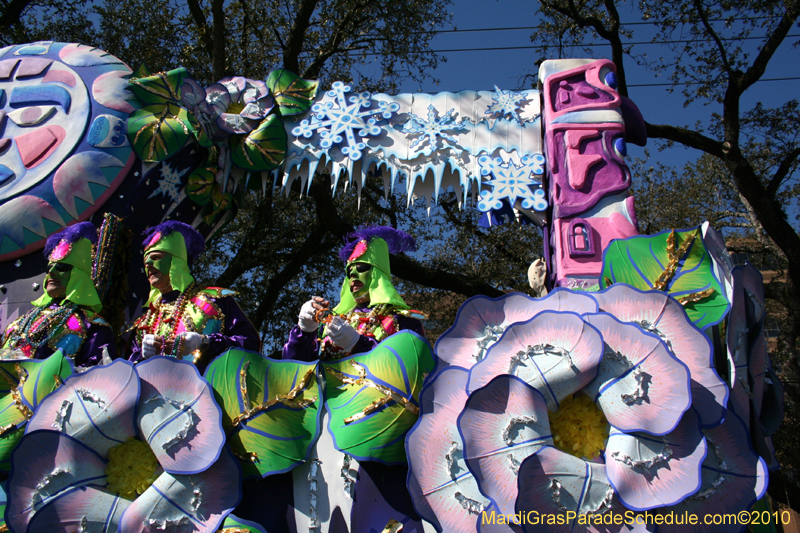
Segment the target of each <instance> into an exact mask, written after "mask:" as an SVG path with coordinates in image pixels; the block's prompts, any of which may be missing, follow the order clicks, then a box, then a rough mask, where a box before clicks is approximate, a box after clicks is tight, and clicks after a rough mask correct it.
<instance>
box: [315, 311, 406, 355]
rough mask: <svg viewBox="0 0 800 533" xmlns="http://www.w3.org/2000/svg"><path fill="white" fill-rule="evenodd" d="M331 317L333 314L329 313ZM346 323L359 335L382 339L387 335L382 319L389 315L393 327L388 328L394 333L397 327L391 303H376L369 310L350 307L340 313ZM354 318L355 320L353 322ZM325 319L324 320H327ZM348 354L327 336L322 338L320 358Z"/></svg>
mask: <svg viewBox="0 0 800 533" xmlns="http://www.w3.org/2000/svg"><path fill="white" fill-rule="evenodd" d="M330 316H331V317H333V316H334V315H330ZM341 316H342V317H343V318H344V319H345V320H346V321H347V323H348V324H350V325H351V326H353V329H355V330H356V331H357V332H358V334H359V335H366V336H367V337H376V338H379V339H382V338H383V337H384V336H386V335H387V333H388V332H387V330H386V328H385V325H384V320H385V319H386V318H389V317H391V319H392V324H393V328H389V329H390V331H391V330H392V329H393V330H394V331H392V333H396V332H397V331H398V330H399V328H398V326H397V319H396V318H395V316H394V308H393V306H392V305H391V304H378V305H376V306H375V307H373V308H372V309H370V310H369V312H367V313H365V312H364V311H358V310H356V309H352V310H351V311H349V312H348V313H346V314H344V315H341ZM354 319H356V320H357V322H356V323H355V324H354ZM328 321H329V320H327V321H326V322H328ZM347 355H349V354H348V353H346V352H345V351H344V350H342V349H341V348H339V347H338V346H336V345H335V344H333V342H331V341H330V339H328V338H327V337H325V338H324V339H323V340H322V345H321V348H320V358H321V359H338V358H341V357H345V356H347Z"/></svg>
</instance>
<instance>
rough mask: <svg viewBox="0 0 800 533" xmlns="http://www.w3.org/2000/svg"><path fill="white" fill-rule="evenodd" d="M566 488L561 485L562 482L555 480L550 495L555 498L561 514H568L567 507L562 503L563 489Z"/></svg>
mask: <svg viewBox="0 0 800 533" xmlns="http://www.w3.org/2000/svg"><path fill="white" fill-rule="evenodd" d="M563 488H564V487H563V486H562V485H561V482H560V481H559V480H557V479H554V480H553V481H552V482H551V483H550V493H551V494H552V496H553V503H554V504H556V507H557V508H558V512H559V513H566V512H567V507H566V506H565V505H564V504H563V503H561V489H563Z"/></svg>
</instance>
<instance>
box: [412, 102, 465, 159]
mask: <svg viewBox="0 0 800 533" xmlns="http://www.w3.org/2000/svg"><path fill="white" fill-rule="evenodd" d="M454 113H455V108H453V109H451V110H450V111H448V112H447V113H445V114H444V116H443V117H440V116H439V111H438V110H437V109H436V108H435V107H433V105H429V106H428V120H427V121H426V120H424V119H422V118H420V117H418V116H417V115H414V114H411V113H409V115H408V121H407V122H406V123H405V124H403V130H402V131H403V133H407V134H409V135H419V137H417V138H416V139H415V140H414V142H412V143H411V148H415V147H416V148H415V149H416V150H417V151H419V150H422V153H423V154H424V155H425V156H429V155H431V153H432V152H433V150H434V149H436V148H438V147H439V140H438V139H439V138H441V139H444V140H446V141H447V142H449V143H452V144H458V140H456V138H455V137H453V136H452V135H448V133H462V132H465V131H468V130H469V128H467V126H465V125H464V124H463V123H458V122H456V117H455V116H454Z"/></svg>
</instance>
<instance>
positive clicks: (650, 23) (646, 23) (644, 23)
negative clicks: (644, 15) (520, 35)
mask: <svg viewBox="0 0 800 533" xmlns="http://www.w3.org/2000/svg"><path fill="white" fill-rule="evenodd" d="M772 18H780V17H777V16H775V17H767V16H764V17H734V18H731V19H727V18H720V19H709V22H729V21H734V22H741V21H745V20H764V19H772ZM619 24H620V26H656V25H658V24H659V23H658V22H656V21H640V22H620V23H619ZM539 28H540V26H512V27H508V28H467V29H465V30H459V29H455V30H427V31H420V32H415V33H472V32H485V31H519V30H538V29H539Z"/></svg>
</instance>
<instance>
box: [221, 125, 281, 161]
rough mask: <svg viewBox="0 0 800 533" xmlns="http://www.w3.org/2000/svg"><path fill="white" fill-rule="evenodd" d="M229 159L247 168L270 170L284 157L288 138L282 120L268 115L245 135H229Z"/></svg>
mask: <svg viewBox="0 0 800 533" xmlns="http://www.w3.org/2000/svg"><path fill="white" fill-rule="evenodd" d="M230 142H231V159H232V160H233V163H234V164H235V165H236V166H238V167H240V168H244V169H247V170H272V169H274V168H277V167H278V166H279V165H280V164H281V163H283V160H284V159H285V158H286V149H287V147H288V138H287V136H286V130H285V129H284V127H283V122H281V119H280V118H278V116H277V115H269V116H268V117H267V118H265V119H264V120H262V121H261V124H259V125H258V128H256V129H254V130H253V131H251V132H250V133H248V134H247V136H244V135H236V136H233V137H231V141H230Z"/></svg>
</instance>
